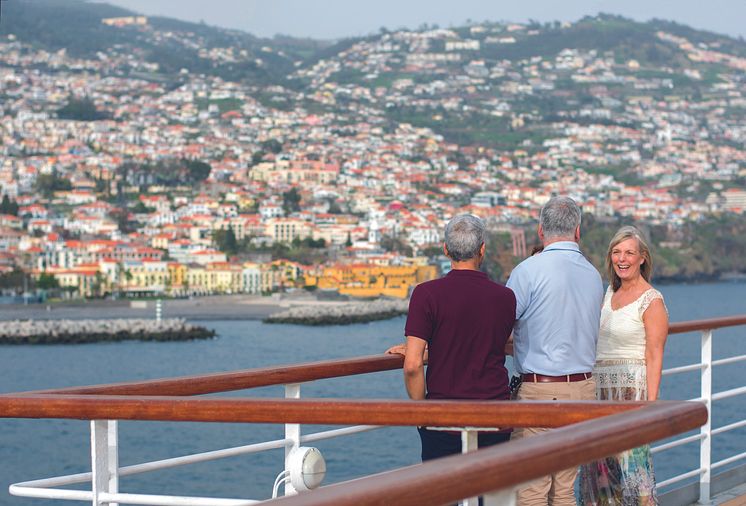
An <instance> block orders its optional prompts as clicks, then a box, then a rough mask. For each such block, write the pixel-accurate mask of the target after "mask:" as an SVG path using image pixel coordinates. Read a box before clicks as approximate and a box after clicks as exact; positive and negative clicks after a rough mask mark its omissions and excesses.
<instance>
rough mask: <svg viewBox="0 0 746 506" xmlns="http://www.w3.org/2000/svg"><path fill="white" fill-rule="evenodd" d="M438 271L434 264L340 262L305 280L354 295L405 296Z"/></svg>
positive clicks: (433, 277) (312, 284)
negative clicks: (345, 263) (350, 263)
mask: <svg viewBox="0 0 746 506" xmlns="http://www.w3.org/2000/svg"><path fill="white" fill-rule="evenodd" d="M437 274H438V272H437V269H436V268H435V266H433V265H403V266H388V265H374V264H354V265H338V266H333V267H325V268H323V269H321V272H316V273H308V274H306V276H305V283H306V286H315V287H317V288H319V289H322V290H334V289H336V290H339V293H341V294H345V295H350V296H352V297H381V296H387V297H398V298H401V299H404V298H407V297H408V296H409V293H410V290H411V289H412V288H413V287H414V286H415V285H417V284H418V283H422V282H423V281H428V280H430V279H435V277H436V276H437Z"/></svg>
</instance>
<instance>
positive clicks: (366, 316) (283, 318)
mask: <svg viewBox="0 0 746 506" xmlns="http://www.w3.org/2000/svg"><path fill="white" fill-rule="evenodd" d="M408 306H409V301H408V300H374V301H369V302H353V303H345V304H335V305H325V306H322V305H313V306H296V307H291V308H289V309H287V310H285V311H281V312H279V313H274V314H271V315H269V316H268V317H267V318H265V319H264V322H265V323H295V324H299V325H348V324H351V323H365V322H371V321H375V320H387V319H389V318H393V317H395V316H401V315H405V314H407V308H408Z"/></svg>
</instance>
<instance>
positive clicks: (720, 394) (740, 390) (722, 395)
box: [712, 387, 746, 401]
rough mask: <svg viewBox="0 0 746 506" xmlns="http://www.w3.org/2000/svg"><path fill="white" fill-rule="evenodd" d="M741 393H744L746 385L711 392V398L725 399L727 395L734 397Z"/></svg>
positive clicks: (716, 399) (745, 392)
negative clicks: (714, 392)
mask: <svg viewBox="0 0 746 506" xmlns="http://www.w3.org/2000/svg"><path fill="white" fill-rule="evenodd" d="M743 394H746V387H738V388H732V389H730V390H723V391H722V392H718V393H716V394H712V400H713V401H719V400H721V399H727V398H729V397H735V396H737V395H743Z"/></svg>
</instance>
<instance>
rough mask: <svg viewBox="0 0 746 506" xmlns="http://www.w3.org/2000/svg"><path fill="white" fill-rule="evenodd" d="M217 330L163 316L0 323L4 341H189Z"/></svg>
mask: <svg viewBox="0 0 746 506" xmlns="http://www.w3.org/2000/svg"><path fill="white" fill-rule="evenodd" d="M214 336H215V331H214V330H211V329H207V328H205V327H199V326H197V325H191V324H189V323H186V320H184V319H182V318H169V319H163V320H160V321H158V320H153V319H150V320H144V319H143V320H136V319H124V318H122V319H115V320H43V321H42V320H25V321H19V320H14V321H6V322H3V323H2V325H0V344H80V343H95V342H103V341H126V340H139V341H186V340H190V339H207V338H210V337H214Z"/></svg>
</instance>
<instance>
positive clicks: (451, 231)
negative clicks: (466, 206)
mask: <svg viewBox="0 0 746 506" xmlns="http://www.w3.org/2000/svg"><path fill="white" fill-rule="evenodd" d="M484 228H485V227H484V222H483V221H482V220H480V219H479V218H477V217H476V216H473V215H471V214H459V215H458V216H454V217H453V219H451V221H449V222H448V224H447V225H446V249H447V250H448V256H449V257H451V260H453V261H455V262H462V261H464V260H469V259H471V258H475V257H476V256H477V255H479V249H480V248H481V247H482V244H484Z"/></svg>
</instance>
